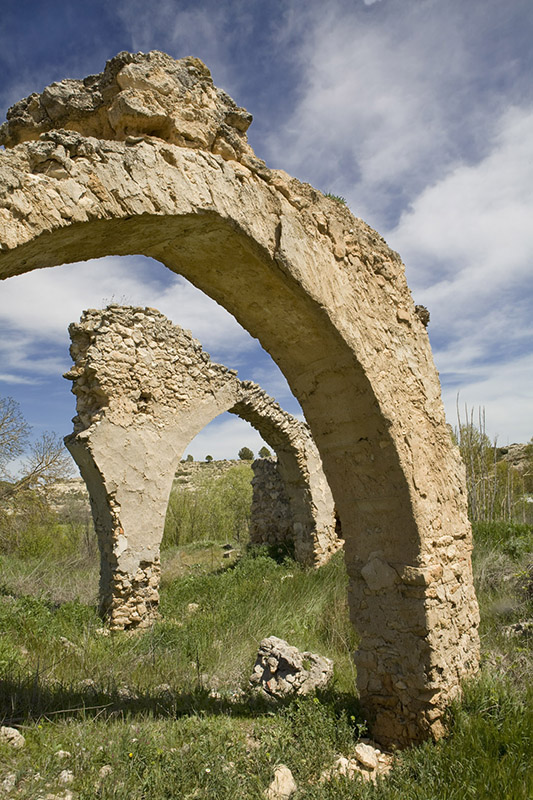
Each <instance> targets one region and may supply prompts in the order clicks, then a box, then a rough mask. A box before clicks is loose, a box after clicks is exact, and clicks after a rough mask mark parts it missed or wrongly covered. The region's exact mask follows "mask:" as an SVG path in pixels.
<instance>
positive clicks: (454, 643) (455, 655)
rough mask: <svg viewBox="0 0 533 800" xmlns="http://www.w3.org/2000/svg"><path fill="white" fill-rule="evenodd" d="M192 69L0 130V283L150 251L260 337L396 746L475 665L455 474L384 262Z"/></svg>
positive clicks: (440, 418)
mask: <svg viewBox="0 0 533 800" xmlns="http://www.w3.org/2000/svg"><path fill="white" fill-rule="evenodd" d="M250 121H251V117H250V115H249V114H248V113H247V112H246V111H245V110H244V109H242V108H239V107H238V106H236V104H235V103H234V102H233V101H232V100H231V98H229V97H228V96H227V95H226V94H225V93H224V92H221V91H220V90H218V89H216V87H215V86H214V85H213V82H212V79H211V76H210V74H209V71H208V69H207V67H205V65H203V64H202V62H200V61H198V60H197V59H191V58H186V59H181V60H180V61H174V60H173V59H172V58H170V57H169V56H167V55H165V54H163V53H159V52H156V51H155V52H152V53H148V54H142V53H138V54H134V55H132V54H130V53H120V54H119V55H118V56H116V57H115V58H113V59H111V61H109V62H108V63H107V65H106V68H105V70H104V72H103V73H101V74H100V75H95V76H91V77H90V78H87V79H86V80H85V81H61V82H60V83H57V84H53V85H52V86H50V87H47V88H46V89H45V90H44V91H43V92H42V94H40V95H38V94H33V95H30V97H28V98H26V99H25V100H22V101H20V102H19V103H17V104H16V105H15V106H13V107H12V108H11V109H10V110H9V112H8V120H7V122H6V123H5V124H4V125H3V126H2V127H1V128H0V143H3V144H4V145H5V147H6V148H7V149H6V150H5V151H0V277H3V278H5V277H9V276H11V275H17V274H21V273H24V272H28V271H30V270H32V269H37V268H41V267H52V266H55V265H57V264H62V263H66V262H77V261H80V260H88V259H92V258H97V257H100V256H106V255H130V254H133V253H137V254H143V255H146V256H150V257H152V258H155V259H157V260H159V261H161V262H162V263H163V264H165V265H166V266H167V267H168V268H169V269H171V270H173V271H175V272H178V273H180V274H182V275H184V276H185V277H186V278H188V279H189V280H191V281H192V282H193V283H194V284H195V285H196V286H198V287H199V288H200V289H202V290H203V291H205V292H206V293H207V294H208V295H210V296H211V297H212V298H214V299H215V300H217V301H218V302H219V303H221V304H222V305H224V306H225V307H226V308H227V309H228V310H229V311H230V312H231V313H232V314H234V315H235V317H236V318H237V319H238V321H239V322H240V323H241V324H242V325H243V326H244V327H245V328H246V329H247V330H248V331H249V332H250V333H251V334H252V335H253V336H256V337H257V338H259V340H260V341H261V343H262V345H263V347H264V348H265V349H266V350H267V351H268V352H269V353H270V354H271V356H272V357H273V358H274V360H275V361H276V362H277V364H278V365H279V367H280V368H281V370H282V371H283V373H284V374H285V376H286V378H287V380H288V382H289V385H290V387H291V389H292V391H293V393H294V394H295V396H296V397H297V398H298V400H299V401H300V404H301V406H302V408H303V410H304V413H305V416H306V419H307V421H308V423H309V426H310V429H311V432H312V434H313V438H314V441H315V442H316V445H317V447H318V450H319V452H320V456H321V459H322V463H323V466H324V471H325V474H326V476H327V479H328V483H329V485H330V487H331V490H332V492H333V496H334V498H335V505H336V508H337V511H338V513H339V517H340V520H341V523H342V531H343V536H344V538H345V541H346V544H345V553H346V564H347V569H348V573H349V578H350V587H349V601H350V609H351V613H352V618H353V621H354V624H355V626H356V628H357V630H358V632H359V634H360V644H359V648H358V651H357V653H356V664H357V676H358V678H357V679H358V687H359V692H360V696H361V702H362V705H363V707H364V708H365V709H366V711H367V713H368V715H369V718H370V719H371V720H372V730H373V734H374V736H375V737H376V738H377V739H378V740H381V741H382V742H384V743H391V742H394V743H396V744H399V745H407V744H409V743H411V742H414V741H419V740H420V739H423V738H425V737H427V736H434V737H438V736H440V735H441V734H442V732H443V726H442V715H443V712H444V710H445V708H446V706H447V705H448V703H449V701H450V699H451V698H452V697H454V696H455V695H457V693H458V692H459V690H460V681H461V679H462V678H463V677H465V676H467V675H469V674H471V673H472V672H473V671H475V669H476V668H477V664H478V656H479V645H478V634H477V626H478V610H477V604H476V599H475V595H474V590H473V584H472V571H471V565H470V551H471V531H470V526H469V523H468V519H467V514H466V490H465V479H464V471H463V466H462V464H461V462H460V459H459V455H458V451H457V449H456V447H455V446H454V445H453V443H452V441H451V436H450V433H449V430H448V429H447V427H446V422H445V417H444V411H443V407H442V402H441V397H440V386H439V381H438V376H437V373H436V370H435V367H434V364H433V359H432V356H431V350H430V346H429V340H428V337H427V333H426V331H425V328H424V326H423V324H422V322H421V321H420V319H419V318H418V316H417V314H416V311H415V307H414V305H413V301H412V298H411V295H410V292H409V289H408V287H407V284H406V281H405V276H404V268H403V265H402V262H401V259H400V257H399V256H398V254H397V253H395V252H393V251H392V250H390V248H389V247H388V246H387V244H386V243H385V241H384V240H383V239H382V238H381V237H380V236H379V235H378V234H377V233H376V232H375V231H373V230H372V229H371V228H369V226H368V225H366V224H365V223H364V222H363V221H362V220H360V219H357V218H355V217H353V216H352V214H351V213H350V211H349V210H348V209H347V208H345V207H343V206H341V205H339V204H338V203H337V202H336V201H335V200H333V199H331V198H327V197H325V196H324V195H323V194H321V193H320V192H319V191H317V190H315V189H313V188H312V187H311V186H309V185H307V184H302V183H300V182H299V181H297V180H296V179H294V178H291V177H290V176H289V175H287V174H286V173H285V172H283V171H282V170H270V169H268V168H267V167H266V165H265V163H264V162H263V161H261V160H260V159H258V158H257V157H256V156H255V155H254V153H253V151H252V150H251V148H250V146H249V145H248V143H247V140H246V129H247V127H248V125H249V124H250Z"/></svg>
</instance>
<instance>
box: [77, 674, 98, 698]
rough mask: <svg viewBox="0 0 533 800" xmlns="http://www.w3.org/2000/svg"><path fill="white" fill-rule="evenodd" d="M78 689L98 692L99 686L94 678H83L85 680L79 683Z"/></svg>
mask: <svg viewBox="0 0 533 800" xmlns="http://www.w3.org/2000/svg"><path fill="white" fill-rule="evenodd" d="M78 689H79V690H80V691H82V692H91V693H93V694H97V693H98V686H97V684H96V681H93V679H92V678H83V680H81V681H80V682H79V683H78Z"/></svg>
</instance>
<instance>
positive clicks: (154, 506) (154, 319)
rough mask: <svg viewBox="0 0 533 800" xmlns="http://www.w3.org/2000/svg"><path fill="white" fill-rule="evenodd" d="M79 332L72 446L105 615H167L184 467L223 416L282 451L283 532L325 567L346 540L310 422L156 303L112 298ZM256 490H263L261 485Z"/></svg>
mask: <svg viewBox="0 0 533 800" xmlns="http://www.w3.org/2000/svg"><path fill="white" fill-rule="evenodd" d="M69 333H70V336H71V339H72V345H71V348H70V352H71V355H72V358H73V360H74V366H73V367H72V369H71V370H70V371H69V372H68V373H66V375H65V377H66V378H68V379H70V380H72V382H73V386H72V391H73V393H74V394H75V395H76V408H77V416H76V417H75V418H74V432H73V433H72V434H71V435H70V436H67V437H66V439H65V443H66V445H67V447H68V448H69V450H70V452H71V453H72V455H73V457H74V459H75V460H76V462H77V464H78V466H79V468H80V472H81V474H82V476H83V478H84V480H85V482H86V484H87V488H88V491H89V495H90V499H91V509H92V514H93V519H94V525H95V530H96V532H97V536H98V542H99V547H100V555H101V568H100V610H101V612H102V613H103V614H106V615H108V616H109V619H110V624H111V626H112V627H113V628H115V629H120V628H125V627H128V628H131V627H136V626H144V625H148V624H150V622H151V620H152V619H153V617H154V615H155V614H156V613H157V606H158V602H159V592H158V588H159V579H160V560H159V551H160V545H161V540H162V538H163V529H164V524H165V515H166V510H167V505H168V497H169V494H170V489H171V486H172V482H173V478H174V474H175V472H176V468H177V465H178V463H179V461H180V459H181V456H182V454H183V452H184V450H185V449H186V447H187V445H188V444H189V442H190V441H191V440H192V439H193V438H194V436H195V435H196V434H197V433H198V432H199V431H200V430H202V428H203V427H205V425H206V424H208V423H209V422H211V420H212V419H214V418H215V417H216V416H218V415H219V414H220V413H222V412H223V411H230V412H232V413H234V414H238V415H239V416H241V417H243V418H244V419H246V420H248V421H249V422H250V423H251V424H252V425H253V426H254V427H255V428H256V429H257V430H258V431H259V433H260V434H261V435H262V437H263V438H264V439H265V441H267V442H268V444H269V445H270V446H271V447H272V448H273V449H274V450H275V452H276V454H277V456H278V463H276V464H275V465H273V466H274V469H275V470H276V475H277V476H278V480H279V481H280V482H281V484H282V487H283V492H284V498H286V503H287V515H286V519H285V521H286V522H287V526H286V527H285V528H283V534H284V535H285V536H286V537H287V538H288V539H290V540H291V541H292V542H293V543H294V549H295V556H296V558H297V560H299V561H301V562H302V563H304V564H306V565H308V566H319V565H320V564H323V563H325V562H326V561H327V560H328V559H329V557H330V556H331V554H332V553H334V552H335V551H336V550H337V549H338V548H339V547H340V546H341V545H342V540H340V539H339V538H338V537H337V535H336V533H335V513H334V504H333V497H332V495H331V490H330V489H329V486H328V484H327V481H326V477H325V475H324V472H323V469H322V463H321V460H320V456H319V454H318V450H317V448H316V445H315V443H314V442H313V439H312V436H311V433H310V431H309V428H308V426H307V425H306V424H305V423H304V422H300V420H297V419H296V418H295V417H293V416H291V415H290V414H287V413H286V412H285V411H283V410H282V409H281V408H280V406H279V405H278V404H277V403H276V402H275V400H273V399H272V398H271V397H269V396H268V395H267V394H266V392H264V391H263V390H262V389H261V388H260V387H259V386H257V384H255V383H253V382H252V381H240V380H239V379H238V378H237V375H236V372H235V370H230V369H227V368H226V367H224V366H222V365H220V364H215V363H213V362H212V361H211V360H210V358H209V354H208V353H206V352H205V351H204V350H203V349H202V346H201V344H200V342H199V341H197V340H196V339H194V338H193V337H192V335H191V334H190V332H189V331H185V330H183V329H182V328H180V327H178V326H177V325H173V324H172V323H171V322H170V320H168V319H167V318H166V317H165V316H163V314H161V313H160V312H159V311H157V310H156V309H153V308H136V307H130V306H119V305H111V306H109V307H108V308H106V309H105V310H103V311H97V310H94V309H91V310H88V311H85V312H84V314H83V315H82V318H81V320H80V322H79V323H73V324H71V325H70V327H69ZM254 488H255V491H256V494H261V495H264V490H262V489H261V487H260V486H258V485H257V482H256V486H255V487H254ZM257 507H258V505H257V502H256V509H257ZM262 511H263V513H262V516H261V518H259V513H258V511H257V510H256V512H255V515H254V517H255V519H254V524H253V528H254V541H255V542H256V543H260V542H263V541H268V532H269V531H270V530H271V527H272V525H267V524H266V522H267V520H265V510H264V507H263V508H262ZM274 514H275V509H274V508H272V509H271V510H270V517H271V518H272V516H273V515H274ZM261 531H262V532H261Z"/></svg>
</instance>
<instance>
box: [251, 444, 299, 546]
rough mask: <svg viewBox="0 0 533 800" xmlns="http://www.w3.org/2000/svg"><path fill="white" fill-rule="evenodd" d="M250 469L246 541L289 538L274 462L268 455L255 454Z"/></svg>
mask: <svg viewBox="0 0 533 800" xmlns="http://www.w3.org/2000/svg"><path fill="white" fill-rule="evenodd" d="M252 469H253V471H254V477H253V478H252V488H253V492H252V510H251V515H250V516H251V518H250V542H251V543H252V544H269V545H275V544H285V543H287V542H292V541H293V538H292V535H291V534H292V523H293V520H292V515H291V509H290V505H289V498H288V496H287V491H286V487H285V484H284V483H283V480H282V477H281V475H280V473H279V469H278V464H277V463H276V461H274V460H273V459H271V458H258V459H256V460H255V461H254V462H253V464H252Z"/></svg>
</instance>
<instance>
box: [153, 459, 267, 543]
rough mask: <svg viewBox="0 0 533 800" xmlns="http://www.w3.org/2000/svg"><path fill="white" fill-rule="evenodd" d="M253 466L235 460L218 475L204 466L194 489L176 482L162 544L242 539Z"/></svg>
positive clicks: (248, 505)
mask: <svg viewBox="0 0 533 800" xmlns="http://www.w3.org/2000/svg"><path fill="white" fill-rule="evenodd" d="M252 477H253V473H252V468H251V466H250V465H249V464H245V463H243V464H236V465H235V466H234V467H231V468H230V469H229V470H228V471H227V472H224V473H223V474H222V475H221V476H220V477H217V476H216V473H214V472H213V471H212V470H204V471H203V472H202V473H201V474H200V475H199V476H198V478H197V479H196V485H195V486H194V487H193V489H192V490H191V489H185V488H184V487H183V486H181V485H180V484H179V483H175V484H174V487H173V488H172V491H171V493H170V499H169V504H168V509H167V516H166V521H165V533H164V537H163V545H162V546H163V548H165V547H171V546H179V545H185V544H190V543H192V542H202V541H213V542H230V541H232V540H235V541H237V542H245V541H247V539H248V526H249V523H250V506H251V503H252V485H251V480H252Z"/></svg>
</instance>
